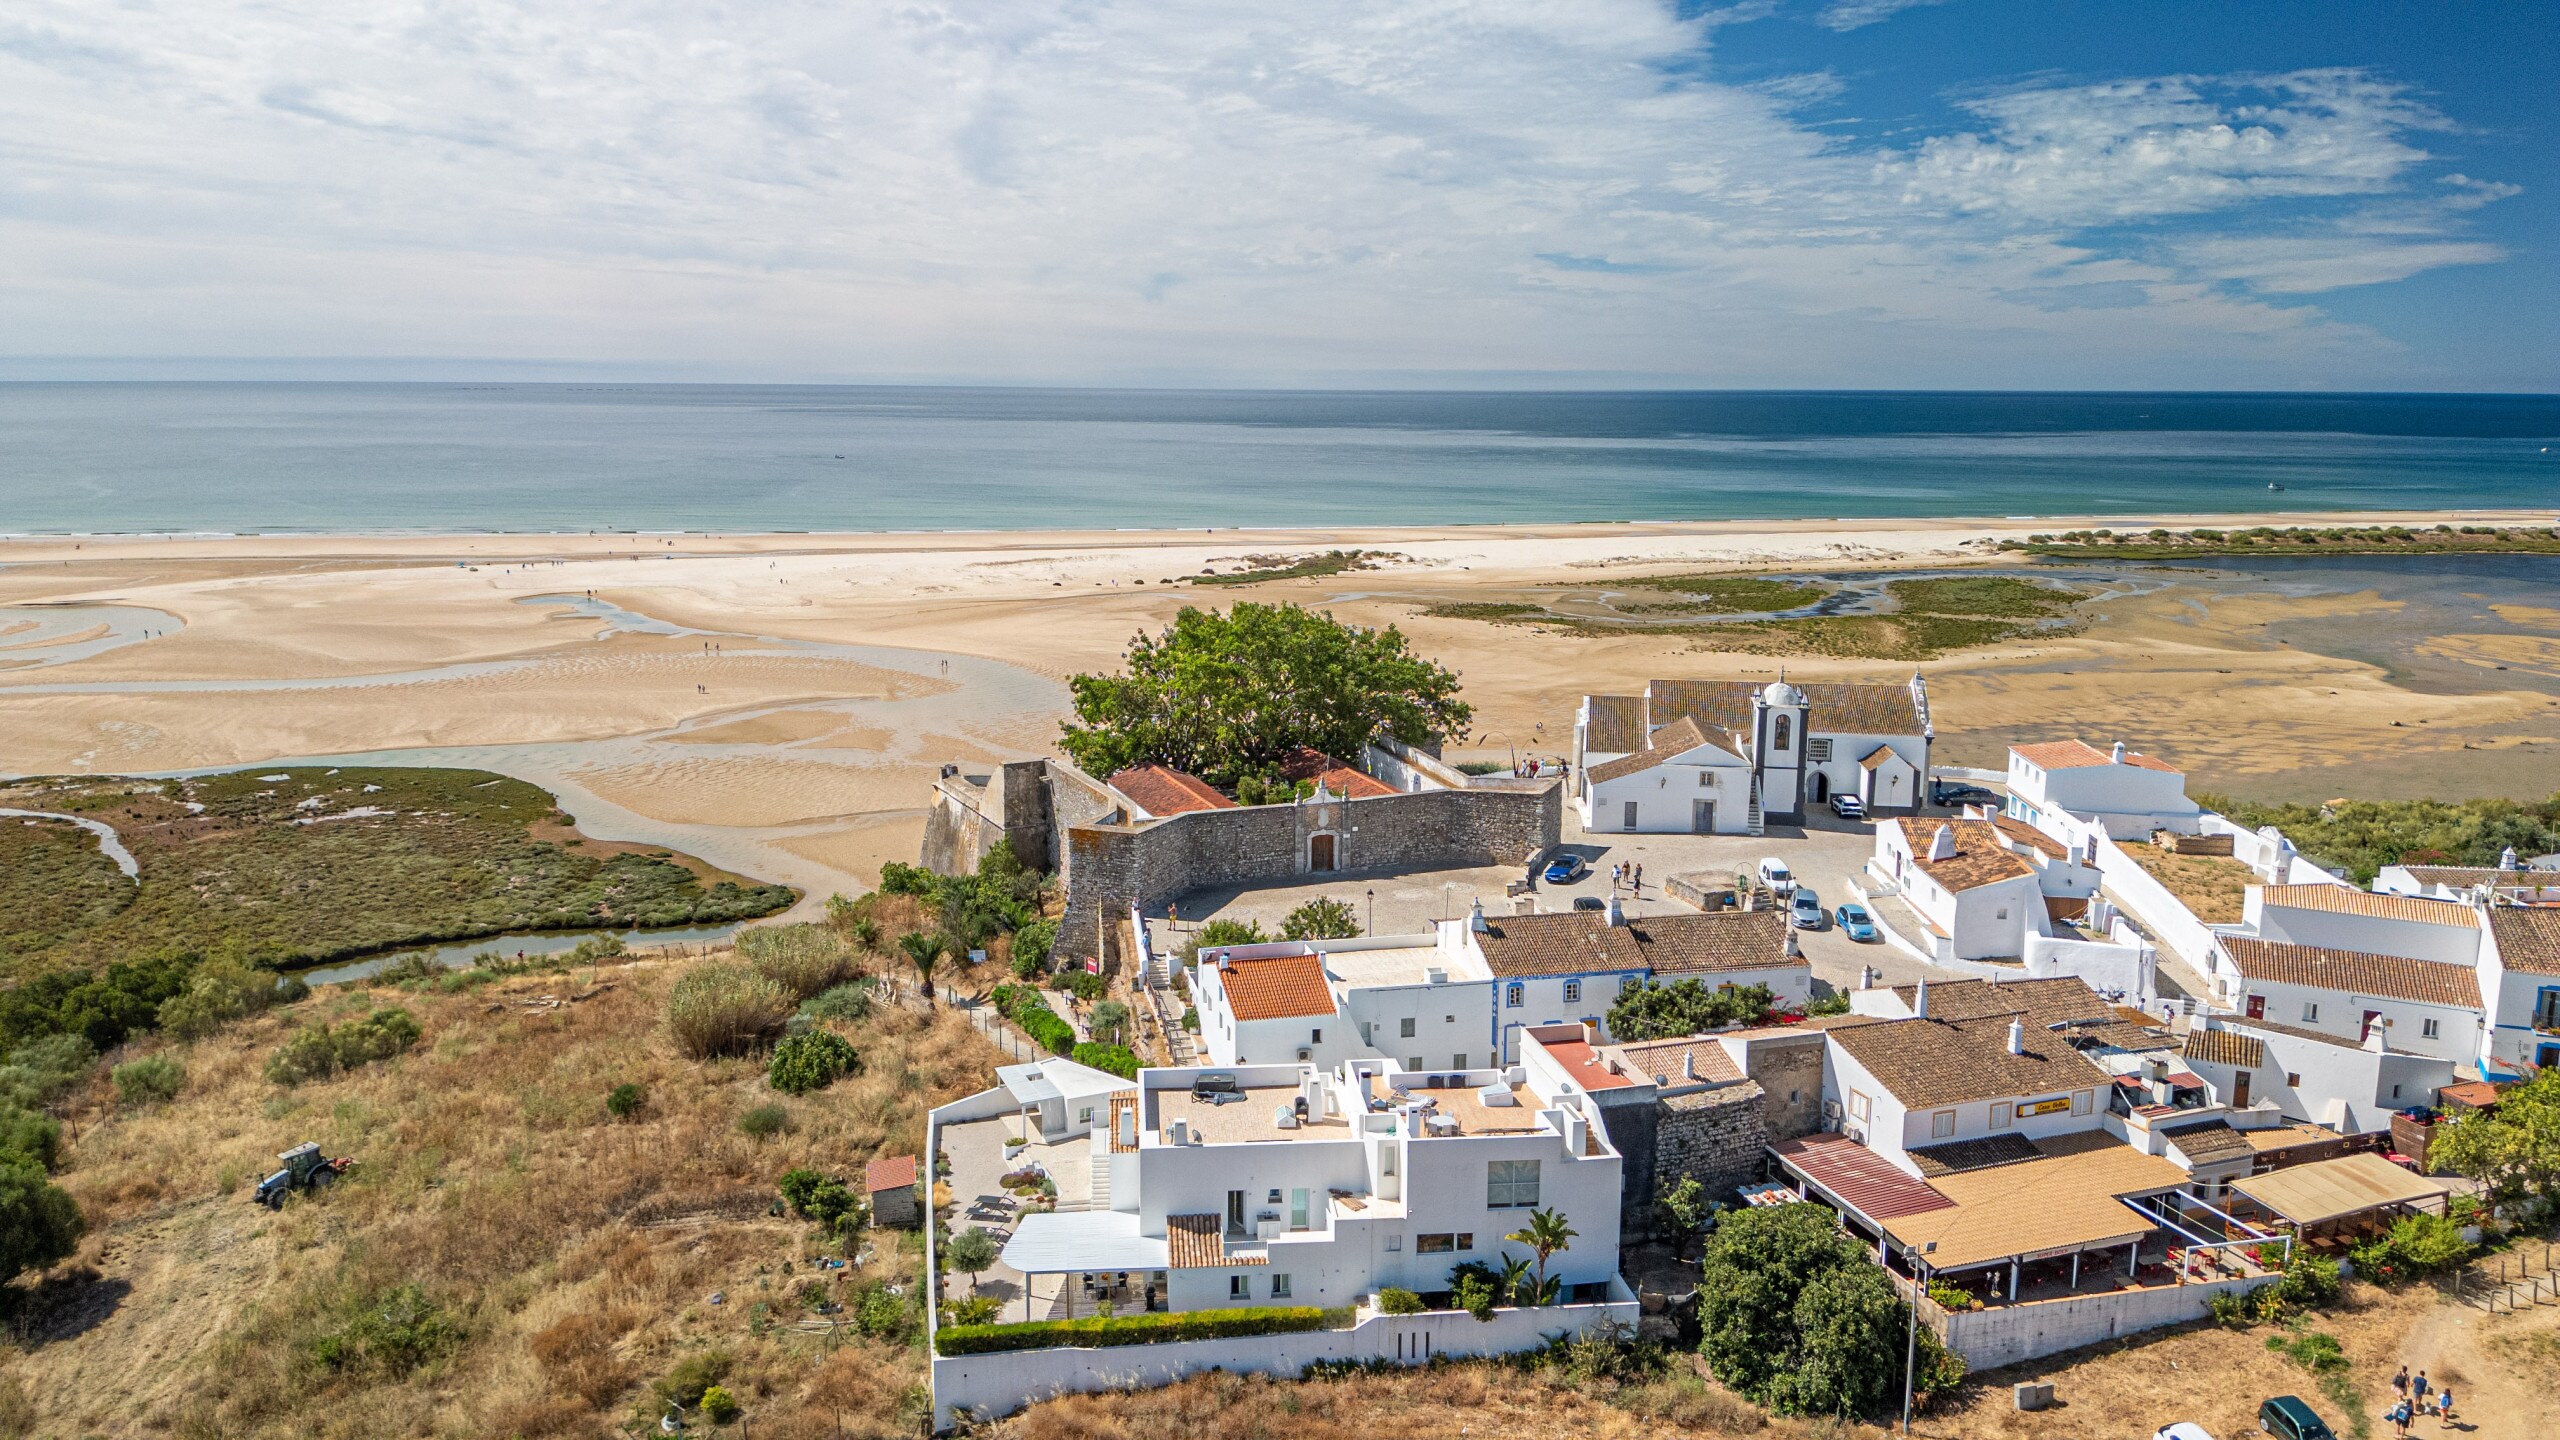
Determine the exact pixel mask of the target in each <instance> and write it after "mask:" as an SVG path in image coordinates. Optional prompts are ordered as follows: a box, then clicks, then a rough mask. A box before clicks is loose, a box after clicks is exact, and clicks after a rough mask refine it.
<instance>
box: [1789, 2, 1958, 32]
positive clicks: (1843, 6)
mask: <svg viewBox="0 0 2560 1440" xmlns="http://www.w3.org/2000/svg"><path fill="white" fill-rule="evenodd" d="M1945 3H1946V0H1831V3H1830V4H1828V5H1825V6H1823V7H1822V13H1821V14H1819V15H1816V16H1814V17H1813V18H1814V23H1816V24H1818V25H1821V26H1822V27H1824V28H1825V29H1830V30H1858V29H1863V28H1865V27H1866V26H1869V25H1873V24H1875V23H1877V22H1878V21H1882V20H1890V19H1892V18H1893V17H1894V16H1896V15H1899V14H1901V13H1902V12H1903V11H1905V10H1917V9H1919V8H1921V7H1922V6H1924V5H1943V4H1945Z"/></svg>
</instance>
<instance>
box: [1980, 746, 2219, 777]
mask: <svg viewBox="0 0 2560 1440" xmlns="http://www.w3.org/2000/svg"><path fill="white" fill-rule="evenodd" d="M2009 753H2010V754H2012V755H2015V756H2018V757H2019V758H2020V759H2023V760H2025V761H2026V762H2027V763H2028V764H2030V765H2033V766H2036V767H2037V768H2039V769H2044V770H2090V769H2095V768H2096V767H2098V766H2100V765H2112V764H2114V763H2115V758H2114V753H2113V752H2112V751H2107V750H2101V749H2099V748H2098V747H2097V746H2095V745H2092V744H2090V743H2089V742H2087V741H2085V740H2049V741H2046V742H2045V743H2044V744H2041V745H2012V746H2010V747H2009ZM2124 763H2126V764H2127V765H2133V766H2138V767H2140V768H2142V769H2144V770H2158V771H2160V772H2162V773H2164V774H2169V775H2177V774H2181V773H2183V772H2181V771H2180V770H2179V769H2178V767H2177V766H2175V765H2171V764H2167V763H2165V762H2163V761H2160V760H2155V759H2153V758H2151V757H2150V756H2148V755H2137V754H2135V753H2134V752H2133V751H2131V750H2127V751H2126V752H2124Z"/></svg>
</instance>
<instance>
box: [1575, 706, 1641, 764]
mask: <svg viewBox="0 0 2560 1440" xmlns="http://www.w3.org/2000/svg"><path fill="white" fill-rule="evenodd" d="M1582 698H1583V699H1584V701H1586V702H1587V703H1588V704H1589V705H1590V707H1591V718H1590V720H1589V722H1588V723H1587V724H1586V725H1585V726H1584V729H1583V734H1582V747H1583V748H1584V749H1585V750H1596V751H1598V752H1600V753H1601V754H1603V755H1611V754H1617V753H1620V752H1622V751H1630V750H1641V749H1643V748H1644V732H1645V723H1644V697H1643V696H1641V695H1586V696H1584V697H1582Z"/></svg>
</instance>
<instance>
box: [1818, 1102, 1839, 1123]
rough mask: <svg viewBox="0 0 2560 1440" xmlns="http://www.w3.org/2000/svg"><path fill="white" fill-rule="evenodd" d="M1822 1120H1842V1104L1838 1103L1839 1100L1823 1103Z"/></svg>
mask: <svg viewBox="0 0 2560 1440" xmlns="http://www.w3.org/2000/svg"><path fill="white" fill-rule="evenodd" d="M1822 1118H1823V1119H1825V1120H1837V1119H1839V1118H1840V1102H1839V1101H1837V1100H1825V1101H1823V1102H1822Z"/></svg>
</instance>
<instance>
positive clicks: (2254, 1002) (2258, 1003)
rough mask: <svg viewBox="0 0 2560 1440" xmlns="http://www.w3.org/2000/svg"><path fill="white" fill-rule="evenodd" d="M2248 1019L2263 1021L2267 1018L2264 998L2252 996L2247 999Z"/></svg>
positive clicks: (2262, 996) (2265, 998)
mask: <svg viewBox="0 0 2560 1440" xmlns="http://www.w3.org/2000/svg"><path fill="white" fill-rule="evenodd" d="M2249 1018H2250V1019H2252V1020H2264V1019H2266V1018H2267V997H2266V996H2264V995H2252V996H2250V997H2249Z"/></svg>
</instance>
